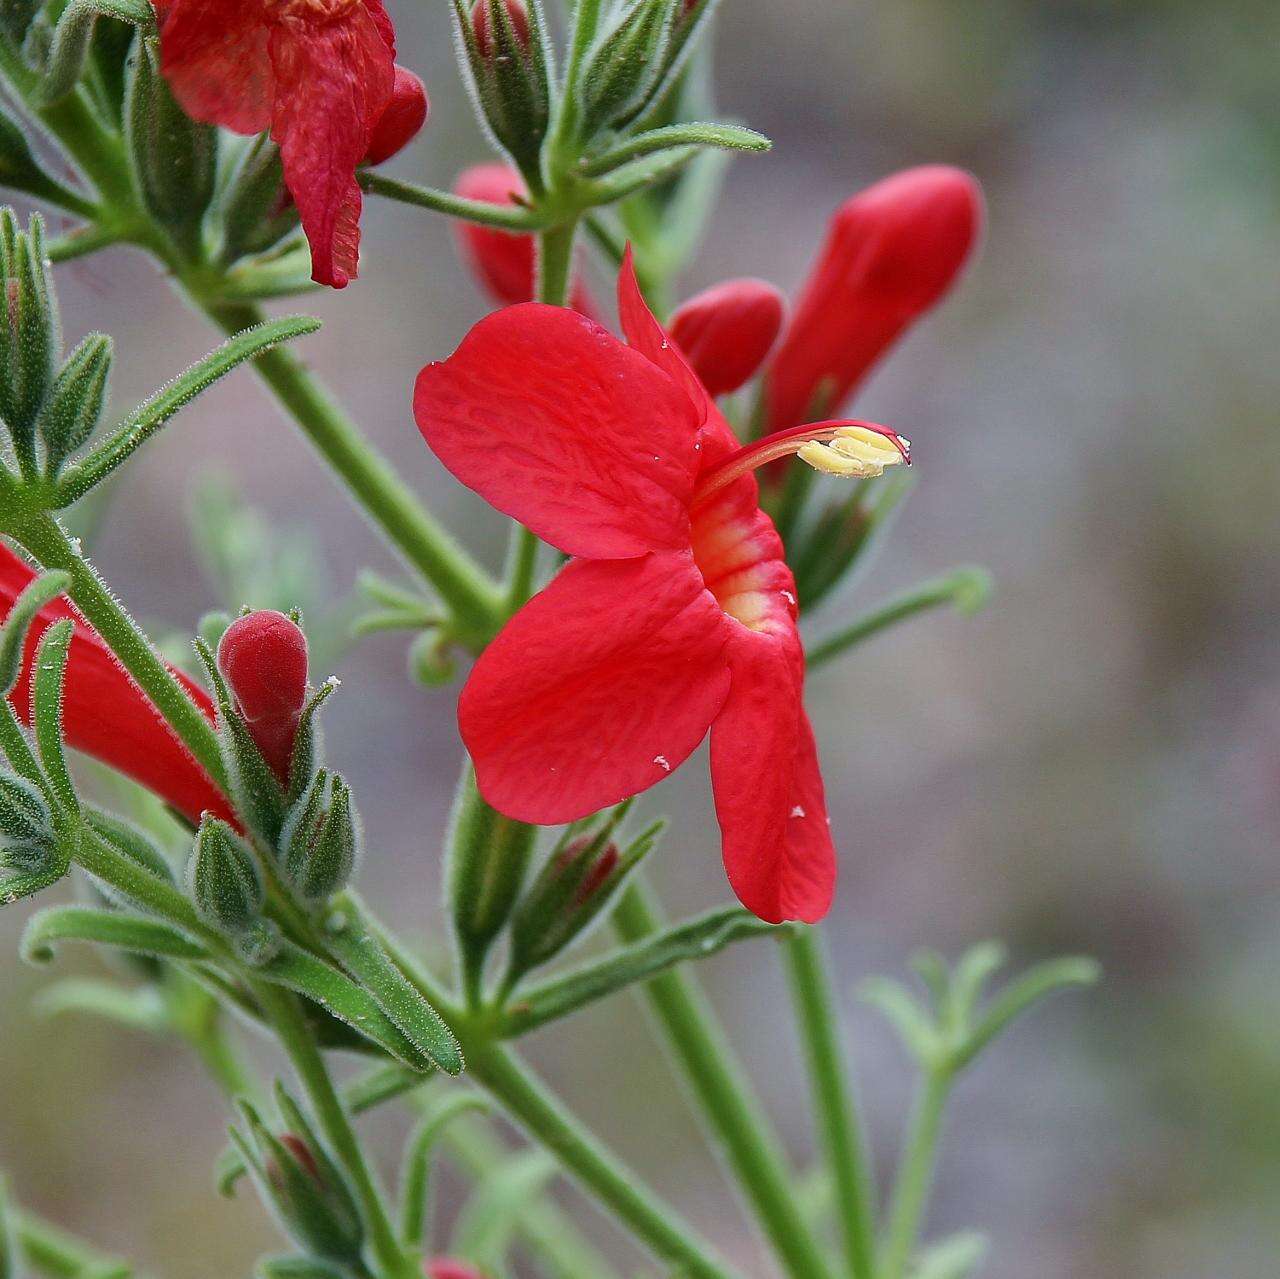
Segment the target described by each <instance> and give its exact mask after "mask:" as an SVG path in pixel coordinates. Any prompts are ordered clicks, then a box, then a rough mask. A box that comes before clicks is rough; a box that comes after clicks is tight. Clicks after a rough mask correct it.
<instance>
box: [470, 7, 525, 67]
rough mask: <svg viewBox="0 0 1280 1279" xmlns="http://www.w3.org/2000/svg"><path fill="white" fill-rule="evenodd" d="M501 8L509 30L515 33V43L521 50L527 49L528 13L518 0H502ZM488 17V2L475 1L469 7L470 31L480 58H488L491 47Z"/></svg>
mask: <svg viewBox="0 0 1280 1279" xmlns="http://www.w3.org/2000/svg"><path fill="white" fill-rule="evenodd" d="M502 7H503V8H504V9H505V10H506V11H507V18H508V19H509V20H510V22H511V29H512V31H514V32H515V36H516V41H517V43H518V44H519V45H520V47H521V48H522V49H527V48H528V47H529V11H528V10H527V9H526V8H525V7H524V5H522V4H521V3H520V0H502ZM490 23H491V19H490V16H489V0H476V2H475V4H473V5H472V6H471V29H472V30H473V31H474V32H475V33H476V48H477V49H479V50H480V56H481V57H482V58H487V57H489V55H490V53H491V52H492V45H491V43H490V40H489V33H490V30H491V25H490Z"/></svg>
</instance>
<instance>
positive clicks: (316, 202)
mask: <svg viewBox="0 0 1280 1279" xmlns="http://www.w3.org/2000/svg"><path fill="white" fill-rule="evenodd" d="M270 50H271V63H272V66H273V68H274V70H275V76H276V96H275V103H274V109H273V113H272V121H271V136H272V137H273V138H274V139H275V140H276V141H277V142H278V143H279V144H280V157H281V160H282V161H283V162H284V177H285V183H286V184H287V186H288V188H289V192H290V194H291V195H292V196H293V198H294V202H295V203H296V204H297V206H298V212H299V214H300V215H301V217H302V229H303V230H304V231H305V232H306V234H307V240H308V241H309V242H310V244H311V267H312V270H311V274H312V278H313V279H314V280H316V281H317V282H318V283H320V284H331V285H332V286H333V287H334V288H338V289H340V288H342V287H344V286H345V285H346V283H347V281H348V280H349V279H351V278H352V277H354V276H355V274H356V268H357V265H358V262H359V251H360V225H359V223H360V204H361V200H360V188H359V186H357V184H356V180H355V171H356V165H357V164H359V163H360V160H361V158H362V157H363V156H364V154H365V152H366V151H367V150H368V149H369V138H370V134H371V132H372V127H373V125H374V123H375V122H376V121H377V119H378V117H379V116H380V115H381V114H382V112H383V111H384V110H385V108H386V106H387V103H388V102H389V101H390V100H391V90H392V85H393V83H394V78H395V63H394V60H393V58H392V55H391V51H390V50H389V49H388V48H387V45H386V41H385V40H384V39H383V36H382V33H381V31H380V30H379V27H378V24H377V22H376V21H375V19H374V17H373V15H372V14H371V13H370V11H369V10H368V9H367V8H363V7H358V8H355V9H352V10H350V12H349V13H348V14H347V15H346V16H345V17H344V18H342V19H341V20H338V21H334V22H330V23H328V25H326V26H301V27H295V26H292V25H291V26H287V27H286V26H283V25H282V26H279V27H277V28H276V29H275V30H274V31H273V32H272V34H271V40H270Z"/></svg>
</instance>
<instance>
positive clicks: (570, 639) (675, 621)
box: [414, 257, 906, 921]
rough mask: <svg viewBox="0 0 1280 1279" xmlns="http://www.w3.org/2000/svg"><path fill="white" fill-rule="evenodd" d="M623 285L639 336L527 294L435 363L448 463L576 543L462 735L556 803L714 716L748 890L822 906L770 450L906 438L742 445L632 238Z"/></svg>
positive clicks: (503, 784) (530, 521) (722, 790)
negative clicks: (650, 289) (667, 317)
mask: <svg viewBox="0 0 1280 1279" xmlns="http://www.w3.org/2000/svg"><path fill="white" fill-rule="evenodd" d="M618 292H619V309H620V314H621V318H622V327H623V330H624V332H625V333H626V335H627V339H628V341H629V343H630V345H629V346H624V345H623V344H622V343H621V342H619V341H618V340H617V339H616V338H614V337H613V336H612V334H610V333H608V332H607V331H606V330H605V329H602V328H601V327H599V326H598V325H596V324H594V323H592V322H591V321H590V320H587V319H585V318H584V317H583V316H581V315H577V314H574V313H573V312H572V311H569V310H565V309H561V308H558V307H548V306H541V305H538V304H527V305H524V306H516V307H511V308H508V309H506V310H503V311H499V312H497V313H496V314H494V315H491V316H489V317H488V318H487V319H485V320H482V321H481V322H480V323H479V324H477V325H476V326H475V328H473V329H472V331H471V333H470V334H469V335H468V336H467V338H466V339H465V340H464V341H463V343H462V345H461V346H460V347H459V348H458V350H457V351H456V352H455V353H454V354H453V356H451V357H450V358H449V359H448V360H446V361H445V362H443V363H441V364H432V365H429V366H427V367H426V368H425V369H423V371H422V373H421V374H420V375H419V377H418V383H417V387H416V391H415V395H414V413H415V416H416V418H417V421H418V425H419V427H420V428H421V430H422V433H423V436H424V437H425V438H426V440H427V443H428V444H429V445H430V446H431V448H432V449H434V450H435V452H436V454H437V455H438V456H439V457H440V459H441V461H443V462H444V464H445V465H446V466H447V467H448V468H449V469H450V470H451V471H452V472H453V473H454V475H456V476H457V477H458V478H459V479H460V480H461V481H462V482H463V483H464V484H467V485H468V486H469V487H471V488H473V489H475V491H476V492H478V493H479V494H481V496H483V497H484V498H486V499H487V500H488V501H489V502H491V503H492V504H493V505H494V506H496V507H498V509H499V510H502V511H504V512H506V513H507V514H508V515H510V516H512V517H514V518H515V519H518V520H520V521H521V522H522V523H524V524H526V525H528V527H530V528H531V529H533V531H534V532H536V533H537V534H538V535H539V536H540V537H542V538H544V539H545V540H546V541H548V542H550V543H551V544H552V545H554V546H557V547H559V548H560V549H561V550H562V551H564V552H566V553H567V554H569V555H572V556H574V557H575V558H574V559H572V560H571V561H570V562H569V564H568V565H567V566H566V567H565V568H564V569H562V570H561V572H560V573H559V575H558V576H557V577H556V578H555V579H554V580H553V581H552V582H551V584H550V585H549V586H548V587H547V588H546V589H545V590H544V591H542V592H541V594H539V595H537V596H536V597H535V598H534V599H533V600H531V601H530V602H529V603H528V604H527V605H526V606H525V607H524V608H523V609H521V611H520V612H519V613H517V614H516V616H515V617H514V618H512V620H511V621H510V622H509V623H508V624H507V626H506V628H505V629H504V630H503V631H502V633H501V634H500V635H499V636H498V637H497V639H496V640H494V642H493V643H492V644H491V645H490V646H489V647H488V648H487V649H486V650H485V652H484V653H483V654H482V655H481V657H480V659H479V661H478V662H477V663H476V666H475V669H474V670H473V672H472V674H471V678H470V679H469V680H468V682H467V686H466V688H465V689H464V690H463V693H462V697H461V699H460V702H459V725H460V728H461V731H462V736H463V739H464V740H465V742H466V744H467V748H468V750H469V751H470V752H471V755H472V758H473V760H474V762H475V767H476V778H477V783H478V785H479V788H480V791H481V793H482V794H483V795H484V796H485V798H486V799H487V800H488V801H489V802H490V803H491V804H492V805H493V806H494V807H495V808H497V809H499V810H500V811H501V812H503V813H506V814H508V815H509V816H511V817H514V818H517V819H519V820H523V821H529V822H538V823H546V824H551V823H559V822H567V821H572V820H575V819H577V818H580V817H583V816H585V815H586V814H588V813H593V812H595V811H597V810H598V809H601V808H605V807H607V806H608V805H610V804H614V803H617V802H618V801H619V800H622V799H624V798H626V797H627V796H630V795H635V794H637V793H639V792H640V791H643V790H646V789H648V788H649V787H650V786H652V785H654V784H655V783H656V782H659V781H662V780H663V778H665V777H666V776H667V775H668V774H669V773H671V772H672V770H674V769H675V768H677V767H678V766H679V765H680V764H682V763H683V762H684V760H685V759H686V758H688V756H689V755H690V754H691V753H692V752H693V750H694V749H695V748H696V747H697V746H698V744H699V743H700V742H701V741H702V739H703V738H704V737H705V736H706V735H707V732H708V730H710V731H711V775H712V783H713V789H714V792H715V803H716V813H717V816H718V818H719V821H720V827H721V831H722V834H723V844H724V860H725V866H726V869H727V871H728V874H729V879H730V882H731V883H732V885H733V887H734V890H735V891H736V892H737V894H738V896H739V897H740V898H741V900H742V901H743V903H744V904H745V905H746V906H748V907H749V908H750V909H751V910H753V911H754V912H755V913H756V914H757V915H759V916H760V917H761V918H763V919H766V920H771V921H780V920H784V919H803V920H806V921H812V920H817V919H820V918H821V917H822V916H823V915H824V914H825V913H826V911H827V908H828V906H829V905H830V901H831V894H832V891H833V888H834V882H835V858H834V850H833V848H832V843H831V832H830V830H829V828H828V823H827V814H826V805H825V801H824V798H823V787H822V778H821V776H820V774H819V771H818V761H817V754H816V751H815V748H814V740H813V732H812V729H811V728H810V726H809V720H808V717H807V716H806V714H805V711H804V707H803V704H802V690H803V684H804V653H803V650H802V648H801V643H800V635H799V632H798V630H797V628H796V596H795V582H794V579H793V578H792V575H791V571H790V569H789V568H788V567H787V565H786V564H785V562H784V561H783V549H782V544H781V541H780V540H779V538H778V535H777V533H776V532H775V530H774V527H773V524H772V522H771V521H770V520H769V518H768V516H767V515H765V514H764V513H763V512H762V511H761V510H760V508H759V502H758V497H759V492H758V487H757V484H756V480H755V477H754V476H753V475H752V471H753V470H754V469H755V468H756V467H758V466H761V465H764V464H766V463H768V462H770V461H775V460H777V459H779V458H781V457H785V456H787V455H789V454H796V453H799V454H801V455H802V456H804V457H805V459H806V460H809V461H811V462H813V464H815V465H819V466H821V467H823V469H828V470H834V471H837V472H840V473H848V474H861V475H866V474H879V472H880V470H882V469H883V467H884V466H886V465H889V464H890V463H891V462H897V461H899V460H900V459H901V458H902V457H904V456H905V455H906V448H905V445H904V444H903V443H902V442H900V441H898V440H897V437H896V436H894V435H893V433H892V432H886V431H884V429H883V428H879V427H875V428H868V427H866V426H865V425H863V424H854V423H836V422H826V423H818V424H815V425H812V426H808V427H804V428H797V429H796V430H795V431H788V432H783V433H781V434H780V435H775V436H772V437H768V438H766V439H764V440H760V441H757V442H756V443H754V444H752V445H749V446H747V447H746V448H740V447H739V445H738V441H737V439H736V438H735V437H734V435H733V432H732V430H731V429H730V428H729V426H728V424H727V423H726V422H725V420H724V418H723V417H721V415H720V414H719V412H718V410H717V409H716V407H715V404H714V402H713V401H712V400H711V398H710V396H709V395H708V394H707V392H706V390H705V388H704V387H703V386H702V384H701V383H700V382H699V381H698V379H697V377H696V376H695V375H694V373H693V372H692V370H691V369H690V368H689V366H688V365H687V364H686V363H685V361H684V360H683V358H682V357H681V356H680V354H679V353H678V351H677V349H676V348H675V347H674V346H673V345H672V343H671V342H670V341H669V340H668V338H667V335H666V334H665V333H664V332H663V330H662V327H661V326H660V325H659V324H658V322H657V321H656V320H655V319H654V317H653V315H652V314H651V313H650V311H649V309H648V307H647V306H646V305H645V303H644V300H643V298H642V297H641V295H640V291H639V287H638V285H637V283H636V279H635V274H634V271H633V270H632V268H631V262H630V258H629V257H628V260H627V262H626V263H625V264H624V267H623V271H622V274H621V276H620V277H619V284H618ZM822 441H830V443H829V444H827V443H823V442H822Z"/></svg>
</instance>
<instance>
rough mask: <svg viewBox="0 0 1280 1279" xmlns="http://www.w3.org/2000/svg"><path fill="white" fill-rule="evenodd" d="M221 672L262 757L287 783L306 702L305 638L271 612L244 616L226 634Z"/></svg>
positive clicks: (280, 615) (220, 656)
mask: <svg viewBox="0 0 1280 1279" xmlns="http://www.w3.org/2000/svg"><path fill="white" fill-rule="evenodd" d="M218 669H219V670H221V672H222V674H223V677H224V678H225V679H226V681H227V685H228V687H229V688H230V689H231V693H232V695H233V696H234V697H235V700H236V709H237V710H239V712H240V714H241V715H242V716H243V717H244V721H245V725H246V726H247V727H248V730H249V735H250V736H251V737H252V738H253V740H254V742H255V743H256V744H257V747H258V749H259V750H260V751H261V752H262V757H263V758H264V759H265V760H266V761H267V763H268V764H269V765H270V766H271V770H272V772H274V773H275V775H276V776H277V777H278V778H279V779H280V781H281V783H282V784H284V783H287V781H288V778H289V763H290V760H291V759H292V758H293V743H294V740H295V739H296V737H297V735H298V721H299V718H300V717H301V715H302V707H303V705H304V703H305V702H306V699H307V637H306V636H305V635H304V634H303V633H302V630H301V628H300V627H299V626H298V625H297V624H296V623H295V622H293V621H292V620H291V619H290V618H287V617H286V616H285V615H284V614H283V613H277V612H275V610H273V609H263V610H261V611H259V612H256V613H246V614H245V616H244V617H238V618H237V619H236V620H235V621H234V622H232V623H231V625H230V626H228V627H227V629H226V632H225V633H224V634H223V636H222V640H221V642H220V643H219V644H218Z"/></svg>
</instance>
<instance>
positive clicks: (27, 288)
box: [0, 208, 62, 469]
mask: <svg viewBox="0 0 1280 1279" xmlns="http://www.w3.org/2000/svg"><path fill="white" fill-rule="evenodd" d="M0 265H2V266H3V273H4V281H5V287H6V290H7V298H6V309H5V315H4V316H0V418H3V420H4V423H5V424H6V425H7V426H8V428H9V433H10V435H11V436H12V438H13V443H14V449H15V451H16V453H17V455H18V461H19V463H20V464H21V465H22V466H23V467H24V468H30V469H34V462H35V423H36V417H37V415H38V414H39V412H40V408H41V406H42V405H43V404H44V401H45V397H46V396H47V395H48V393H49V387H50V384H51V383H52V381H53V375H54V364H55V361H56V360H57V357H58V353H59V350H60V349H61V345H62V337H61V329H60V325H59V320H58V304H57V299H56V297H55V295H54V292H53V282H52V280H51V278H50V275H49V267H48V263H47V254H46V251H45V240H44V219H43V218H41V217H40V215H39V214H38V213H36V214H32V216H31V221H30V223H29V224H28V229H27V231H25V232H23V231H20V230H19V229H18V223H17V219H16V218H15V217H14V213H13V210H12V209H9V208H6V209H4V210H2V211H0Z"/></svg>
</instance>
